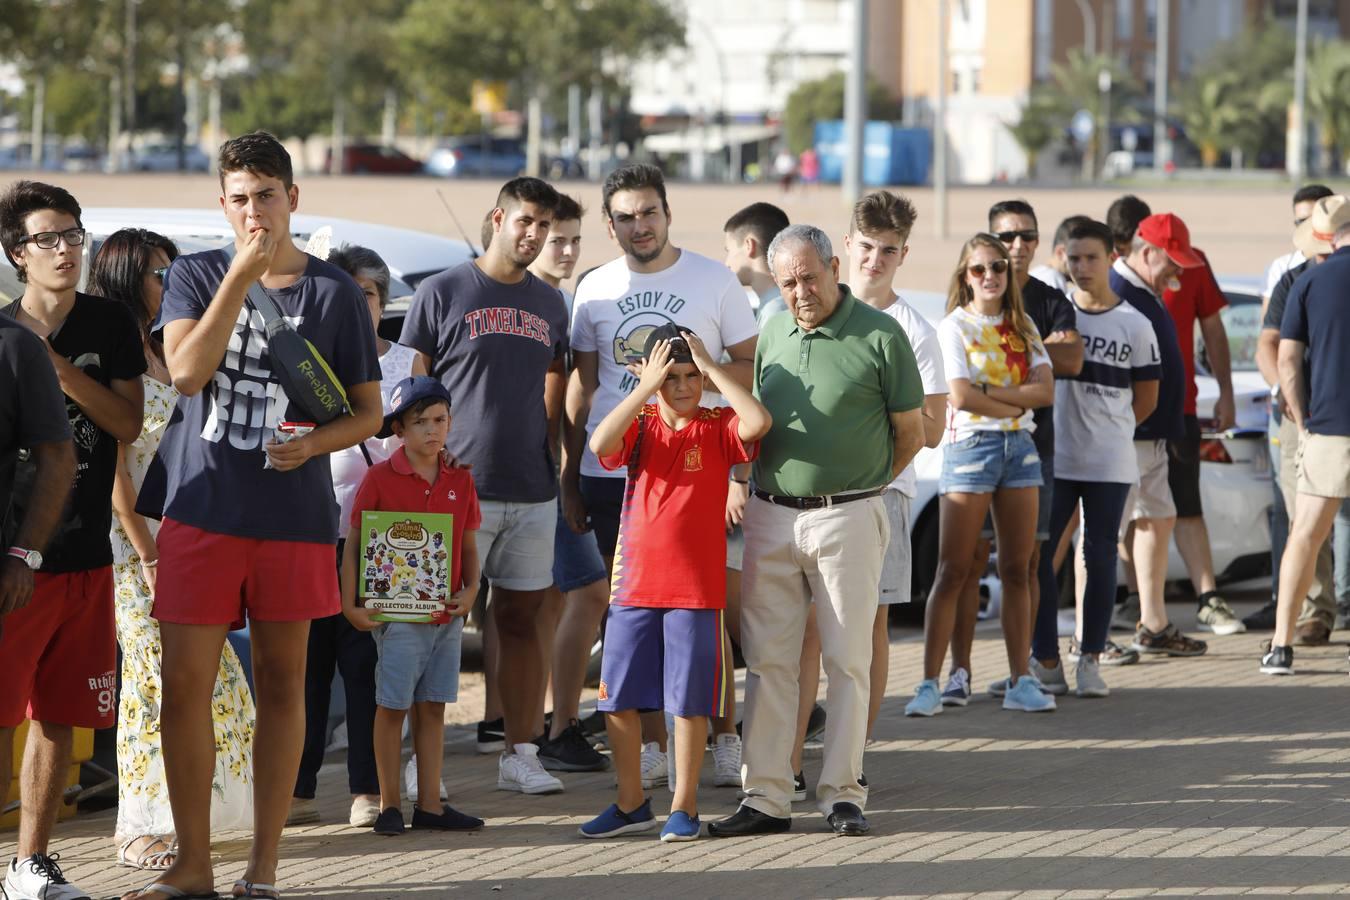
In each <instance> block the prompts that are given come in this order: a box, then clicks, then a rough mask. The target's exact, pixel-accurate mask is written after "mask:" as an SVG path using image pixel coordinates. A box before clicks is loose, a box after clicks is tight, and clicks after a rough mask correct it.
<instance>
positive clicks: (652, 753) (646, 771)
mask: <svg viewBox="0 0 1350 900" xmlns="http://www.w3.org/2000/svg"><path fill="white" fill-rule="evenodd" d="M665 783H666V754H665V753H663V752H662V751H661V745H660V744H658V743H657V742H656V741H648V742H647V743H645V744H643V745H642V787H643V789H644V790H650V789H651V788H654V787H656V786H657V785H660V784H665Z"/></svg>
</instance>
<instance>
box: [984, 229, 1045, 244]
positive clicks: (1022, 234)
mask: <svg viewBox="0 0 1350 900" xmlns="http://www.w3.org/2000/svg"><path fill="white" fill-rule="evenodd" d="M994 237H996V238H998V239H999V240H1000V241H1002V242H1003V243H1005V244H1011V243H1012V242H1013V241H1015V240H1017V239H1018V238H1021V239H1022V243H1024V244H1030V243H1031V242H1032V241H1035V240H1039V239H1040V237H1041V233H1040V232H1039V231H1037V230H1036V229H1034V228H1028V229H1026V230H1025V231H1000V232H998V233H996V234H995V235H994Z"/></svg>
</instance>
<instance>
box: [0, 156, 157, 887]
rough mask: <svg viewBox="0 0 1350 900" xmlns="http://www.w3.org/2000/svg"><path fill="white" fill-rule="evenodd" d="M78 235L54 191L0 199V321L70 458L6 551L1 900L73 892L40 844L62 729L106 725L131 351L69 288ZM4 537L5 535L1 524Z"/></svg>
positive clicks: (70, 204) (134, 346)
mask: <svg viewBox="0 0 1350 900" xmlns="http://www.w3.org/2000/svg"><path fill="white" fill-rule="evenodd" d="M84 240H85V233H84V229H83V228H82V227H81V225H80V206H79V204H78V203H77V202H76V201H75V198H74V197H72V196H71V195H70V194H69V193H68V192H66V191H65V190H63V189H62V188H59V187H56V186H54V185H49V184H41V183H38V182H33V181H19V182H16V183H15V184H14V185H13V186H11V187H10V189H9V190H8V191H7V192H6V193H5V194H4V196H3V197H0V244H3V246H4V250H5V256H6V257H7V258H8V259H9V261H10V263H11V264H12V265H13V266H14V268H15V269H16V270H17V271H18V274H19V279H20V280H21V281H23V282H24V283H25V285H26V287H25V289H24V294H23V296H22V297H21V298H19V299H18V300H16V301H15V302H14V303H12V304H10V305H9V306H8V307H7V308H6V309H5V310H4V313H5V315H7V316H8V317H9V318H10V319H13V320H14V321H17V322H18V323H19V324H20V325H22V326H24V327H26V328H27V329H28V330H29V331H32V332H33V333H34V334H36V335H37V336H38V337H39V338H41V339H42V342H43V345H44V347H45V349H46V351H47V355H48V357H49V358H50V360H51V362H52V365H53V367H54V368H55V370H56V377H57V381H58V382H59V384H60V386H61V390H62V391H63V392H64V394H65V415H66V417H67V418H68V420H69V425H70V429H71V431H72V432H73V433H74V438H75V440H74V443H75V455H76V463H77V468H76V470H75V478H74V485H73V488H72V490H71V492H70V499H69V500H68V501H67V504H66V506H65V508H64V510H63V511H62V514H61V517H60V522H59V523H58V524H57V526H56V531H55V534H54V536H53V537H52V539H51V541H50V542H49V543H48V545H47V547H46V552H45V553H37V552H36V551H35V549H34V548H31V547H24V546H11V547H9V548H8V553H9V555H10V556H13V557H16V558H22V559H23V561H24V562H25V563H26V564H27V565H28V567H29V568H30V569H31V570H32V571H33V573H34V574H33V593H32V601H31V602H30V603H29V604H28V605H27V606H24V607H23V608H22V609H19V610H17V611H14V612H10V613H9V614H8V615H6V616H5V619H4V631H3V633H2V634H0V684H2V685H4V686H5V688H4V690H3V691H0V773H3V774H0V796H4V794H5V791H6V790H7V788H8V780H9V773H10V771H11V768H10V767H11V764H12V763H11V760H10V754H11V747H12V745H13V740H14V729H15V727H16V726H18V725H19V723H20V722H22V721H23V719H24V718H25V717H27V718H29V719H31V720H32V724H31V725H30V727H29V730H28V738H27V743H26V746H25V750H24V762H23V771H22V774H21V775H20V785H21V789H20V791H21V801H22V810H23V812H22V814H21V821H20V824H19V839H18V848H17V852H16V854H15V858H14V859H13V860H12V861H10V862H9V863H8V865H7V866H6V867H5V869H6V870H5V876H4V891H5V893H6V894H7V895H8V896H9V897H11V898H21V897H43V898H53V900H56V898H70V897H81V896H84V894H83V892H81V891H79V890H77V889H76V888H75V887H73V886H72V885H70V884H68V883H67V882H66V880H65V877H64V876H63V875H62V874H61V869H60V867H59V866H58V865H57V864H56V861H55V860H54V859H53V858H52V857H50V856H49V855H48V853H47V845H48V842H49V840H50V837H51V830H52V826H53V825H55V823H56V815H57V811H58V810H59V808H60V806H61V792H62V791H63V790H64V788H65V781H66V772H67V771H69V766H70V757H71V747H72V740H73V733H74V729H75V728H106V727H108V726H110V725H112V724H113V722H114V721H115V720H116V716H117V701H116V696H115V695H116V681H117V676H116V673H115V671H114V666H115V662H116V643H115V638H114V633H115V632H114V628H113V582H112V544H111V542H110V539H109V535H110V533H111V529H112V487H113V473H114V471H115V469H116V465H117V442H118V441H123V442H126V443H130V442H131V441H134V440H136V438H137V437H139V436H140V433H141V414H142V409H141V406H142V391H141V373H143V372H144V371H145V354H144V353H143V352H142V350H141V337H140V332H139V331H138V329H137V328H136V324H135V322H134V321H133V320H132V318H131V314H130V313H129V312H128V311H127V309H126V307H124V306H122V305H121V304H118V303H113V302H112V301H109V300H101V299H98V298H96V297H90V296H87V295H85V294H82V293H79V292H78V291H77V290H76V286H77V285H78V284H79V281H80V267H81V251H82V249H83V248H82V245H83V244H84ZM40 474H41V464H40V463H39V465H38V467H37V470H36V472H34V471H33V469H32V468H30V467H29V464H26V463H21V464H20V465H19V467H18V470H17V473H16V479H15V481H16V489H15V491H14V495H13V499H12V501H11V503H10V504H9V512H8V515H9V517H10V519H11V521H22V520H23V517H24V516H26V515H27V513H28V511H29V510H30V509H32V510H36V509H37V508H38V507H40V506H42V505H43V504H45V503H48V502H50V495H48V494H44V493H43V492H42V491H41V490H40V489H38V488H37V487H36V486H35V485H34V486H32V487H30V485H29V483H28V482H30V481H33V480H35V476H37V477H40ZM5 534H6V535H7V536H8V535H11V534H14V530H13V528H12V527H11V522H9V521H7V522H6V524H5ZM11 562H12V561H11ZM6 565H8V563H6Z"/></svg>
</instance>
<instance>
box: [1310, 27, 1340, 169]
mask: <svg viewBox="0 0 1350 900" xmlns="http://www.w3.org/2000/svg"><path fill="white" fill-rule="evenodd" d="M1308 109H1309V111H1310V112H1311V113H1312V115H1313V117H1314V119H1315V120H1316V122H1317V126H1318V131H1319V132H1320V137H1321V145H1322V162H1323V168H1324V169H1330V168H1332V167H1334V166H1336V164H1337V163H1338V162H1339V160H1338V158H1337V155H1336V154H1337V152H1338V151H1339V152H1340V153H1344V152H1345V150H1346V148H1347V147H1350V45H1347V44H1345V43H1343V42H1341V41H1325V42H1321V43H1319V44H1318V45H1317V46H1316V47H1314V49H1313V52H1312V54H1311V56H1310V57H1309V59H1308Z"/></svg>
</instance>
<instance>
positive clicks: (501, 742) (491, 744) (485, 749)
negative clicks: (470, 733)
mask: <svg viewBox="0 0 1350 900" xmlns="http://www.w3.org/2000/svg"><path fill="white" fill-rule="evenodd" d="M505 749H506V722H505V721H504V720H503V719H493V720H492V721H491V722H479V723H478V752H479V753H501V752H502V751H504V750H505Z"/></svg>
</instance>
